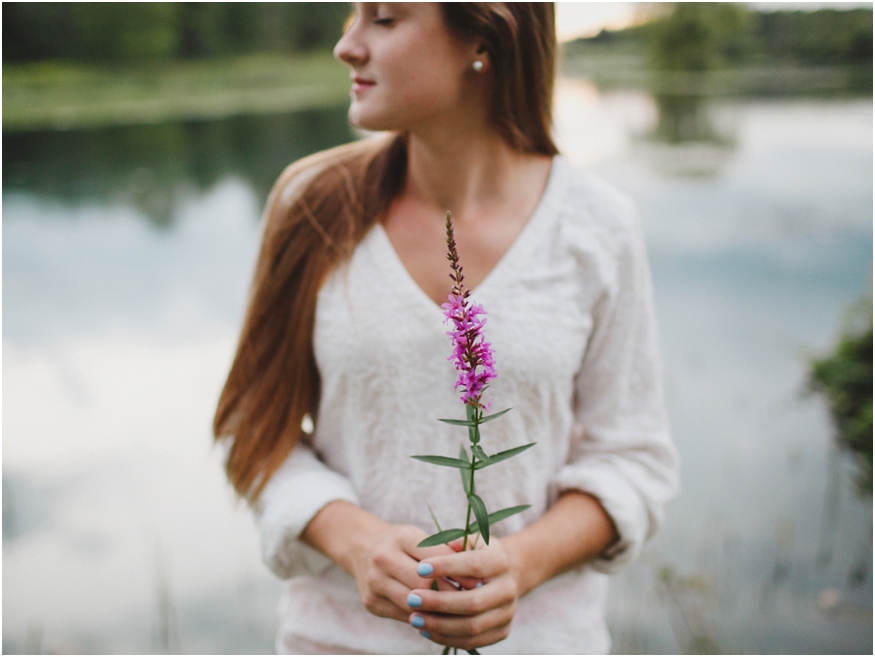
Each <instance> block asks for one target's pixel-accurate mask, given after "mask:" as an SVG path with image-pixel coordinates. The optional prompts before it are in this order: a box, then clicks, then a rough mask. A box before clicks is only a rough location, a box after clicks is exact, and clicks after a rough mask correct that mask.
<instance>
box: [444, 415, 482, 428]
mask: <svg viewBox="0 0 875 657" xmlns="http://www.w3.org/2000/svg"><path fill="white" fill-rule="evenodd" d="M438 422H446V423H447V424H454V425H456V426H457V427H473V426H474V424H473V423H472V422H469V421H468V420H448V419H446V418H442V417H439V418H438Z"/></svg>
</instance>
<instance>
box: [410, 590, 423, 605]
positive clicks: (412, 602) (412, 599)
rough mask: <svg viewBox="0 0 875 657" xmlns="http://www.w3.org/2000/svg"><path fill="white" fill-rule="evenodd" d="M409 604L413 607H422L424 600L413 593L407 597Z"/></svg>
mask: <svg viewBox="0 0 875 657" xmlns="http://www.w3.org/2000/svg"><path fill="white" fill-rule="evenodd" d="M407 604H409V605H410V606H411V607H421V606H422V598H420V597H419V596H418V595H416V594H415V593H411V594H410V595H408V596H407Z"/></svg>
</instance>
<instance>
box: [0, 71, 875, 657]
mask: <svg viewBox="0 0 875 657" xmlns="http://www.w3.org/2000/svg"><path fill="white" fill-rule="evenodd" d="M679 98H680V100H679ZM557 108H558V113H557V124H558V125H557V134H558V135H559V136H560V137H561V139H560V142H561V143H560V146H561V147H562V148H563V150H564V152H565V153H566V155H567V156H568V157H569V158H570V159H572V160H573V161H575V162H578V163H582V164H584V165H586V166H587V167H588V168H590V169H594V170H595V171H596V172H598V173H600V174H601V175H603V176H604V177H606V178H608V179H609V180H611V181H612V182H613V183H614V184H615V185H617V186H619V187H620V188H622V189H624V190H625V191H626V192H628V193H629V194H631V195H632V196H633V197H634V198H635V199H636V201H637V202H638V205H639V208H640V210H641V215H642V222H643V224H644V227H645V231H646V235H647V240H648V246H649V249H650V256H651V262H652V268H653V276H654V286H655V294H656V301H657V309H658V314H659V322H660V328H661V336H662V351H663V359H664V363H665V372H666V389H667V396H668V402H669V409H670V413H671V417H672V424H673V430H674V433H675V436H676V439H677V442H678V445H679V448H680V451H681V454H682V456H683V459H684V466H685V467H684V471H683V489H684V492H683V494H682V496H681V498H680V499H679V500H678V501H677V502H676V503H675V504H674V505H673V506H672V507H671V508H670V509H669V511H668V517H667V524H666V526H665V529H664V531H663V532H662V533H661V534H660V535H659V536H658V537H657V539H656V541H655V542H654V543H652V544H651V545H650V546H649V547H648V549H647V550H646V551H645V553H644V554H643V555H642V558H641V560H640V561H638V562H637V563H636V564H634V565H633V566H632V567H631V568H629V569H627V570H626V571H624V572H622V573H620V574H619V575H617V576H615V577H614V579H613V582H612V593H611V598H610V607H609V610H608V618H609V623H610V625H611V628H612V633H613V635H614V638H615V650H616V651H618V652H624V651H629V652H669V653H672V652H677V651H712V650H723V651H735V652H746V651H750V652H825V653H831V652H839V651H845V650H847V651H851V652H871V592H872V573H871V556H872V551H871V550H872V547H871V542H870V537H871V524H870V523H871V502H868V503H867V502H866V501H862V500H859V499H857V498H855V497H853V495H852V494H851V487H850V482H851V480H852V470H851V469H850V466H849V463H848V462H847V460H846V459H844V458H843V457H842V456H841V455H839V454H837V453H835V452H834V451H833V450H832V449H831V447H830V431H831V430H830V427H829V420H828V415H827V413H826V410H825V409H824V408H823V406H822V404H820V402H819V400H817V399H815V398H810V397H808V398H803V397H801V396H800V394H799V393H800V390H801V389H802V385H803V382H804V378H805V367H806V362H807V359H808V357H809V355H810V354H812V353H814V352H818V351H820V350H823V349H825V348H826V347H828V346H829V345H830V344H831V342H832V340H833V339H834V337H835V335H836V334H837V330H838V327H839V326H840V317H841V314H842V310H843V308H844V307H845V306H846V304H847V303H848V302H850V301H852V300H853V299H854V298H855V297H856V296H857V294H858V293H859V292H860V291H861V290H862V288H863V287H864V286H865V280H866V276H867V275H868V273H869V272H870V271H871V261H872V252H871V239H872V186H871V180H872V149H871V143H872V105H871V99H863V100H860V99H856V100H853V99H848V100H844V101H835V102H822V101H812V100H810V99H782V100H777V101H769V102H762V101H759V100H756V99H749V98H729V99H721V100H719V101H718V100H707V101H705V100H702V99H701V98H698V97H695V98H684V97H675V98H674V99H673V100H665V101H660V99H659V98H658V97H657V98H654V97H651V96H649V95H648V94H646V93H644V92H643V91H634V90H632V91H629V90H627V91H621V92H615V93H610V94H604V93H602V92H600V91H599V90H598V89H597V88H595V87H594V86H593V85H591V84H587V83H584V82H582V81H567V80H565V81H561V82H560V84H559V97H558V102H557ZM345 113H346V111H345V108H343V107H339V108H336V109H333V110H329V111H324V112H312V113H301V114H295V115H291V116H275V117H258V118H238V119H229V120H225V121H216V122H196V123H184V124H170V125H155V126H139V127H129V128H112V129H105V130H94V131H76V132H63V133H27V134H14V135H4V151H3V164H4V180H3V195H4V227H3V228H4V235H3V236H4V241H3V277H4V299H3V310H4V311H5V312H4V320H5V321H4V324H3V348H4V362H3V367H4V371H3V377H4V383H5V384H6V385H5V386H4V389H3V406H4V411H5V412H4V419H3V433H4V446H3V456H4V472H3V493H4V495H3V502H4V509H3V516H4V534H3V539H4V547H3V562H4V564H3V565H4V575H5V577H4V580H3V601H4V603H5V604H4V605H3V628H4V629H3V631H4V636H3V647H4V652H17V651H21V650H25V649H26V650H31V651H33V652H40V651H45V652H48V651H52V650H54V651H61V652H115V653H130V652H148V651H161V650H179V651H183V652H191V653H214V652H269V651H270V650H271V642H272V636H273V632H274V626H275V615H274V612H275V606H276V602H277V600H278V584H277V582H276V581H275V580H274V579H273V578H272V577H271V576H270V575H269V573H268V572H267V571H266V569H265V568H264V567H263V566H262V565H261V564H260V562H259V560H258V546H257V538H256V536H255V532H254V529H253V527H252V521H251V517H250V515H249V513H248V511H247V510H246V509H245V508H241V507H236V508H235V507H234V505H233V503H232V496H231V494H230V492H229V490H228V487H227V485H226V483H225V481H224V478H223V475H222V473H221V467H220V463H219V461H220V455H219V454H217V453H215V452H210V451H209V444H210V436H209V426H210V419H211V414H212V411H213V409H214V406H215V401H216V397H217V395H218V390H219V386H220V385H221V382H222V379H223V376H224V375H225V374H226V371H227V367H228V364H229V362H230V358H231V355H232V351H233V347H234V340H235V338H236V334H237V331H238V330H239V325H240V321H241V315H242V312H243V306H244V303H245V299H246V286H247V284H248V281H249V276H250V275H251V268H252V263H253V260H254V257H255V250H256V248H257V239H258V236H257V225H256V218H257V216H258V213H259V211H260V206H261V204H262V202H263V199H264V197H265V196H266V194H267V191H268V188H269V187H270V185H271V184H272V183H273V180H274V179H275V177H276V175H277V174H278V172H279V171H280V170H281V169H282V168H283V167H284V166H285V165H286V164H288V163H289V162H290V161H292V160H294V159H296V158H298V157H300V156H302V155H305V154H307V153H309V152H311V151H315V150H319V149H323V148H327V147H329V146H332V145H334V144H336V143H339V142H341V141H346V140H348V139H350V138H351V133H350V131H349V129H348V127H347V123H346V118H345ZM83 592H87V593H85V594H83ZM867 613H868V616H867ZM867 618H868V622H867Z"/></svg>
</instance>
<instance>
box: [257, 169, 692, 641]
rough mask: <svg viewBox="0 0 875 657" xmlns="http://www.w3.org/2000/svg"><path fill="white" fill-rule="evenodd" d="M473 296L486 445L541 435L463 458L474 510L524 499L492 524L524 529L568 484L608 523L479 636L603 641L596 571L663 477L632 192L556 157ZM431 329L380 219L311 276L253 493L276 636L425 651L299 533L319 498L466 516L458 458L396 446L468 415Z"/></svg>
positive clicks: (626, 549)
mask: <svg viewBox="0 0 875 657" xmlns="http://www.w3.org/2000/svg"><path fill="white" fill-rule="evenodd" d="M460 255H461V258H462V265H463V266H464V258H465V254H464V253H461V254H460ZM472 297H473V299H474V300H475V301H477V302H478V303H481V304H483V306H484V307H485V309H486V311H487V313H488V315H487V317H488V319H487V322H486V328H485V333H486V339H487V340H488V341H489V342H491V343H492V345H493V348H494V351H495V362H496V372H497V378H496V379H495V380H494V381H493V382H492V383H491V384H490V387H489V390H488V391H487V393H486V395H485V397H484V399H486V400H490V399H491V400H493V407H492V408H493V410H501V409H504V408H507V407H513V410H512V411H511V412H510V413H508V414H507V415H505V416H504V417H503V418H501V419H499V420H496V421H495V422H493V423H490V424H487V425H486V426H485V427H484V428H483V438H482V441H483V442H482V444H483V447H484V448H485V449H486V451H487V452H488V453H494V452H498V451H501V450H505V449H509V448H511V447H515V446H518V445H523V444H525V443H529V442H533V441H535V442H537V446H535V447H534V448H532V449H530V450H528V451H527V452H525V453H524V454H522V455H520V456H517V457H515V458H513V459H510V460H508V461H505V462H503V463H500V464H497V465H495V466H492V467H489V468H486V469H484V470H480V471H478V473H477V490H478V493H479V494H480V496H481V497H482V498H483V500H484V501H485V503H486V505H487V508H488V509H489V510H490V511H493V510H498V509H501V508H505V507H510V506H515V505H518V504H531V505H532V506H531V508H530V509H529V510H528V511H526V512H525V513H523V514H521V515H517V516H514V517H512V518H509V519H506V520H504V521H502V522H501V523H498V524H496V525H495V527H494V530H493V531H494V534H495V535H497V536H499V537H500V536H503V535H506V534H509V533H512V532H517V531H519V530H521V529H523V528H524V527H525V526H526V525H528V524H530V523H531V522H533V521H534V520H536V519H537V518H538V517H540V516H541V515H543V514H544V512H545V511H546V510H547V509H548V508H549V506H550V505H551V503H553V502H554V501H555V499H556V497H557V495H558V494H559V493H561V492H562V491H564V490H581V491H586V492H588V493H591V494H592V495H594V496H595V497H597V498H598V499H599V500H600V501H601V503H602V505H603V506H604V508H605V509H606V510H607V512H608V513H609V515H610V516H611V518H612V519H613V521H614V523H615V525H616V527H617V530H618V532H619V534H620V541H619V542H618V543H617V544H616V545H615V546H613V547H612V549H611V550H610V552H609V554H606V555H604V557H603V558H602V559H600V560H598V561H594V562H592V563H590V564H588V565H586V566H582V567H579V568H577V569H575V570H573V571H570V572H567V573H565V574H563V575H561V576H559V577H556V578H554V579H553V580H551V581H549V582H547V583H545V584H543V585H542V586H540V587H539V588H537V589H535V590H534V591H532V592H531V593H529V594H528V595H527V596H525V597H524V598H523V599H521V600H520V602H519V605H518V607H517V612H516V616H515V618H514V621H513V625H512V629H511V632H510V636H509V637H508V638H507V639H506V640H504V641H502V642H500V643H499V644H496V645H494V646H491V647H487V648H484V649H482V650H481V652H482V653H484V654H489V653H499V654H508V653H540V654H545V653H565V654H568V653H604V652H607V651H608V650H609V648H610V638H609V636H608V632H607V628H606V626H605V619H604V605H605V597H606V595H607V583H608V582H607V575H606V573H608V572H609V571H611V570H612V569H615V568H617V567H618V566H619V565H621V564H622V563H625V562H627V561H628V560H629V559H631V558H632V557H633V556H634V555H635V554H636V553H637V552H638V551H639V550H640V548H641V545H642V543H643V542H644V541H645V539H647V538H648V537H649V536H650V535H652V534H653V532H654V531H655V530H656V528H657V526H658V525H659V524H660V522H661V519H662V517H663V509H664V506H665V505H666V503H667V502H669V501H670V500H671V499H672V498H673V497H674V495H675V494H676V492H677V490H678V459H677V455H676V452H675V449H674V447H673V446H672V443H671V439H670V437H669V432H668V426H667V420H666V415H665V411H664V407H663V397H662V389H661V382H660V366H659V358H658V354H657V335H656V327H655V318H654V311H653V303H652V298H651V284H650V275H649V270H648V265H647V258H646V254H645V249H644V240H643V236H642V231H641V227H640V225H639V222H638V219H637V215H636V212H635V209H634V207H633V205H632V204H631V203H630V201H629V200H628V199H626V198H625V197H624V196H623V195H621V194H620V193H618V192H617V191H616V190H614V189H613V188H611V187H609V186H608V185H607V184H605V183H603V182H601V181H599V180H598V179H596V178H594V177H592V176H590V175H588V174H584V173H583V172H581V171H579V170H577V169H575V168H573V167H572V166H571V165H570V164H569V163H568V162H567V161H566V160H564V159H562V158H561V157H556V158H554V160H553V165H552V170H551V173H550V178H549V181H548V184H547V188H546V190H545V192H544V196H543V198H542V199H541V201H540V204H539V205H538V207H537V209H536V211H535V213H534V214H533V216H532V217H531V218H530V219H529V221H528V223H527V224H526V226H525V228H524V229H523V231H522V232H521V234H520V235H519V236H518V238H517V239H516V240H515V242H514V243H513V245H512V246H511V248H510V249H509V250H508V252H507V253H506V254H505V256H504V257H503V258H502V259H501V261H500V262H499V263H498V265H497V266H496V267H495V269H494V270H493V271H492V272H491V273H490V274H489V275H488V276H487V278H486V279H485V280H484V281H483V282H482V283H481V284H480V285H479V286H478V287H477V289H475V290H474V291H473V293H472ZM447 330H448V329H447V326H445V325H444V324H443V314H442V312H441V309H440V308H439V307H438V306H437V305H436V304H435V303H434V302H433V301H432V300H431V299H430V298H429V297H428V296H427V295H426V294H425V293H424V292H423V291H422V290H421V289H420V288H419V287H418V286H417V284H416V283H415V282H414V281H413V279H412V278H411V277H410V275H409V274H408V272H407V270H406V269H405V268H404V266H403V264H402V263H401V260H400V259H399V258H398V256H397V254H396V253H395V251H394V250H393V247H392V245H391V243H390V242H389V239H388V237H387V236H386V233H385V232H384V230H383V228H382V226H380V225H378V226H376V227H375V228H374V229H373V230H372V231H371V232H370V233H369V234H368V235H367V236H366V237H365V239H364V240H363V241H362V242H361V243H360V244H359V245H358V247H357V248H356V249H355V251H354V253H353V255H352V258H351V259H350V261H349V262H347V263H345V264H344V265H342V266H340V267H339V268H337V269H336V270H335V271H334V272H333V273H332V274H331V275H330V276H329V278H328V279H327V281H326V282H325V284H324V285H323V287H322V289H321V290H320V292H319V296H318V301H317V309H316V324H315V333H314V347H315V353H316V359H317V363H318V367H319V373H320V376H321V380H322V395H321V403H320V409H319V415H318V418H319V419H318V423H317V425H316V427H315V431H314V433H313V435H312V441H311V444H303V443H302V444H299V445H298V446H297V447H296V448H295V449H294V451H293V452H292V454H291V456H290V457H289V458H288V460H287V461H286V463H285V464H284V465H283V467H282V468H281V469H280V470H279V471H278V472H277V473H276V474H275V475H274V476H273V477H272V479H271V481H270V482H269V484H268V485H267V487H266V488H265V490H264V493H263V495H262V497H261V500H260V503H259V506H258V509H257V510H258V518H259V525H260V530H261V537H262V546H263V556H264V559H265V562H266V563H267V564H268V565H269V566H270V568H271V569H272V570H273V571H274V572H275V573H276V574H277V575H279V576H280V577H282V578H284V579H287V580H288V581H287V582H286V583H285V588H284V594H283V598H282V601H281V603H280V612H279V614H280V618H279V633H278V637H277V650H278V651H279V652H299V653H350V652H353V653H426V654H427V653H439V652H440V650H441V647H440V646H438V645H437V644H435V643H432V642H430V641H428V640H426V639H424V638H422V637H421V636H419V632H418V631H417V630H415V629H413V628H412V627H410V626H408V625H405V624H403V623H400V622H398V621H395V620H389V619H384V618H378V617H376V616H373V615H371V614H370V613H369V612H368V611H367V610H366V609H365V608H364V606H363V605H362V603H361V601H360V599H359V595H358V592H357V588H356V583H355V581H354V579H353V578H352V577H351V576H349V575H348V574H347V573H346V572H344V571H343V570H342V569H341V568H340V567H338V566H336V565H335V564H333V563H332V562H330V561H329V560H327V559H326V558H325V557H323V556H322V555H320V554H318V553H316V552H315V551H313V550H311V549H310V548H308V547H306V546H305V545H303V543H301V542H300V541H299V540H298V537H299V535H300V534H301V532H302V531H303V529H304V527H305V526H306V525H307V523H308V522H309V520H310V519H311V518H312V517H313V516H314V515H315V514H316V513H317V512H318V511H319V510H320V509H321V508H322V507H323V506H325V505H326V504H328V503H329V502H331V501H333V500H348V501H350V502H353V503H355V504H358V505H360V506H361V507H362V508H364V509H367V510H368V511H370V512H372V513H374V514H376V515H378V516H379V517H381V518H383V519H385V520H387V521H390V522H393V523H399V524H413V525H416V526H418V527H420V528H422V529H423V530H424V531H426V532H428V533H432V532H434V531H436V530H435V527H434V523H433V521H432V519H431V517H430V515H429V508H428V507H429V506H431V508H432V509H433V511H434V513H435V516H436V518H437V520H438V522H440V524H441V526H442V527H444V528H447V527H456V526H459V525H460V524H464V513H465V509H466V501H465V498H464V494H463V492H462V487H461V482H460V479H459V474H458V472H457V471H456V470H454V469H451V468H442V467H438V466H434V465H429V464H426V463H421V462H419V461H415V460H413V459H411V458H410V457H411V455H413V454H445V455H447V456H457V455H458V451H459V446H460V445H461V444H464V443H466V442H467V436H466V433H465V430H464V428H460V427H453V426H449V425H447V424H444V423H441V422H438V421H437V419H436V418H439V417H440V418H442V417H464V409H463V406H462V404H461V402H460V401H459V395H458V393H457V392H456V391H455V389H454V382H455V380H456V372H455V370H454V369H453V364H452V362H450V361H449V360H448V357H449V355H450V353H451V345H450V339H449V338H448V337H447V335H446V331H447ZM544 549H545V550H549V549H550V546H549V543H547V544H545V545H544ZM487 585H488V584H487Z"/></svg>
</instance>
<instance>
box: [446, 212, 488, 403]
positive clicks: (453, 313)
mask: <svg viewBox="0 0 875 657" xmlns="http://www.w3.org/2000/svg"><path fill="white" fill-rule="evenodd" d="M447 259H448V260H449V261H450V266H451V268H452V270H453V273H452V274H450V278H451V279H452V280H453V288H452V292H451V293H450V295H449V297H448V298H447V299H448V300H447V303H444V304H442V305H441V308H443V309H444V317H445V319H444V323H445V324H446V323H452V327H453V330H451V331H447V335H449V336H450V337H451V338H452V340H453V353H452V355H451V356H450V357H449V358H448V359H447V360H452V361H453V363H454V365H455V366H456V370H458V371H459V379H458V380H457V381H456V390H458V391H461V392H462V397H461V399H462V401H463V402H464V403H466V404H470V405H471V406H475V407H477V408H481V409H486V407H487V406H488V405H484V404H483V403H482V402H481V397H482V395H483V391H484V390H485V389H486V386H487V384H488V383H489V382H490V381H491V380H492V379H494V378H495V359H494V358H493V355H492V345H491V344H490V343H488V342H486V341H485V340H484V338H483V327H484V325H485V324H486V317H485V315H486V311H485V310H484V309H483V306H482V305H480V304H479V303H473V302H471V301H469V299H468V296H469V295H470V291H469V290H468V289H467V288H466V287H465V285H464V282H463V281H464V276H463V275H462V267H461V265H460V264H459V254H458V252H457V251H456V241H455V237H454V235H453V220H452V217H451V216H450V214H449V213H447Z"/></svg>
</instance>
